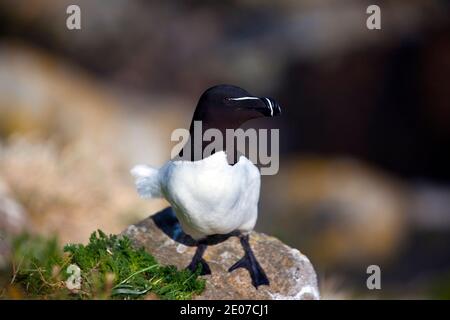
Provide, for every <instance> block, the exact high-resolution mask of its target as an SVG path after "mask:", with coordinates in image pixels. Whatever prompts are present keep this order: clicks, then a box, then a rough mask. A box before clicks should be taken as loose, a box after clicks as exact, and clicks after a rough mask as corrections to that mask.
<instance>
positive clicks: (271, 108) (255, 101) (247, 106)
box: [228, 97, 281, 117]
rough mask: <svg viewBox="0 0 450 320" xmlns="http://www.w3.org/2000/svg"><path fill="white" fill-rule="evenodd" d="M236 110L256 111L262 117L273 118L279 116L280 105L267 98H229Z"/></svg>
mask: <svg viewBox="0 0 450 320" xmlns="http://www.w3.org/2000/svg"><path fill="white" fill-rule="evenodd" d="M228 101H229V102H230V103H232V104H233V106H234V107H235V108H236V109H237V110H249V111H256V112H257V113H259V114H261V115H263V116H264V117H275V116H278V115H279V114H281V108H280V105H279V104H278V103H277V102H276V101H275V100H274V99H272V98H268V97H240V98H229V99H228Z"/></svg>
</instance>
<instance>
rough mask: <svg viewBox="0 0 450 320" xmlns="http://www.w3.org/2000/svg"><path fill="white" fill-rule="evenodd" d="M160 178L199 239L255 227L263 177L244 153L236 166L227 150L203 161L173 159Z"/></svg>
mask: <svg viewBox="0 0 450 320" xmlns="http://www.w3.org/2000/svg"><path fill="white" fill-rule="evenodd" d="M159 181H160V183H161V191H162V193H163V195H164V197H165V198H166V199H167V200H168V201H169V202H170V203H171V205H172V207H173V209H174V210H175V212H176V214H177V216H178V219H179V220H180V223H181V226H182V227H183V230H184V231H185V232H186V233H187V234H189V235H191V236H192V237H193V238H195V239H200V238H203V237H205V236H207V235H212V234H226V233H229V232H232V231H234V230H241V231H243V232H246V231H251V230H252V229H253V227H254V225H255V223H256V219H257V215H258V208H257V205H258V200H259V190H260V183H261V177H260V173H259V170H258V168H257V167H256V166H255V165H253V163H252V162H251V161H250V160H248V159H247V158H245V157H243V156H241V158H240V159H239V161H238V163H236V164H235V165H234V166H231V165H229V164H228V162H227V159H226V154H225V153H224V152H223V151H220V152H217V153H215V154H213V155H211V156H210V157H208V158H205V159H203V160H200V161H193V162H192V161H169V162H168V163H167V164H166V165H165V166H164V167H163V168H161V170H160V172H159Z"/></svg>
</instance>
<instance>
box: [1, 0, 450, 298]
mask: <svg viewBox="0 0 450 320" xmlns="http://www.w3.org/2000/svg"><path fill="white" fill-rule="evenodd" d="M70 4H77V5H79V6H80V8H81V26H82V29H81V30H68V29H67V28H66V19H67V17H68V15H67V14H66V8H67V6H68V5H70ZM370 4H377V5H379V6H380V8H381V26H382V29H381V30H368V29H367V28H366V19H367V17H368V14H366V8H367V7H368V5H370ZM449 17H450V15H449V4H448V2H447V1H438V0H434V1H433V0H427V1H424V0H422V1H418V0H403V1H402V0H396V1H393V0H392V1H376V3H375V2H372V1H361V0H353V1H350V0H349V1H332V0H320V1H318V0H314V1H313V0H297V1H295V0H281V1H276V2H275V1H266V0H258V1H256V0H228V1H220V2H214V3H213V2H211V1H202V0H189V1H177V2H175V1H173V2H172V1H144V0H142V1H137V0H135V1H125V0H109V1H101V0H84V1H82V0H79V1H76V0H71V1H66V0H61V1H51V0H40V1H37V0H36V1H25V0H2V1H1V2H0V267H1V266H2V265H3V266H5V265H6V264H7V261H6V260H7V252H8V242H7V241H6V239H7V238H8V237H9V236H10V235H14V234H19V233H21V232H24V231H28V232H33V233H38V234H43V235H51V234H57V235H58V236H59V239H60V241H61V242H62V243H66V242H86V241H87V240H88V236H89V234H90V233H91V232H92V231H93V230H95V229H99V228H100V229H102V230H104V231H105V232H108V233H118V232H120V231H122V230H123V229H124V228H125V227H126V226H127V225H129V224H131V223H135V222H137V221H139V220H141V219H143V218H145V217H147V216H148V215H149V214H152V213H154V212H156V211H157V210H159V209H161V208H163V207H165V206H166V205H167V204H166V203H165V202H164V201H162V200H152V201H143V200H140V199H139V198H138V196H137V193H136V192H135V190H134V185H133V180H132V178H131V177H130V175H129V169H130V168H131V166H132V165H134V164H136V163H148V164H151V165H154V166H158V165H162V164H163V163H164V162H165V161H167V160H168V159H169V157H170V149H171V147H172V146H173V144H172V143H171V142H170V133H171V132H172V130H173V129H175V128H188V127H189V123H190V120H191V116H192V113H193V110H194V108H195V105H196V103H197V99H198V97H199V96H200V94H201V93H202V92H203V90H204V89H206V88H207V87H209V86H212V85H215V84H219V83H230V84H235V85H239V86H241V87H243V88H245V89H247V90H248V91H249V92H251V93H253V94H255V95H266V96H272V97H274V98H276V100H277V101H279V103H280V104H281V106H282V108H283V114H282V116H281V117H279V118H277V119H275V120H273V121H272V120H271V121H270V122H267V123H264V122H261V121H260V122H259V123H258V124H257V125H261V126H270V127H273V128H280V140H281V141H280V143H281V156H280V158H281V159H280V171H279V173H278V174H277V175H275V176H264V177H263V182H262V194H261V201H260V218H259V220H258V225H257V230H258V231H262V232H265V233H268V234H271V235H275V236H277V237H279V238H280V239H281V240H282V241H284V242H286V243H287V244H289V245H291V246H293V247H296V248H298V249H300V250H301V251H302V252H303V253H305V254H306V255H307V256H308V257H310V259H311V261H312V263H313V265H314V266H315V268H316V271H317V273H318V276H319V282H320V288H321V293H322V297H323V298H325V299H327V298H338V299H352V298H362V299H365V298H369V299H373V298H388V299H389V298H401V299H408V298H448V299H450V250H449V249H448V244H449V243H450V152H449V151H450V86H449V78H448V77H449V74H450V19H449ZM269 195H270V197H269ZM371 264H376V265H379V266H380V267H381V271H382V290H372V291H371V290H368V289H367V287H366V279H367V276H368V275H367V274H366V268H367V267H368V266H369V265H371Z"/></svg>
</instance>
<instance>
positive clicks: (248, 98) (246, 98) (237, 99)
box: [230, 97, 259, 101]
mask: <svg viewBox="0 0 450 320" xmlns="http://www.w3.org/2000/svg"><path fill="white" fill-rule="evenodd" d="M258 99H259V98H258V97H239V98H230V100H234V101H241V100H258Z"/></svg>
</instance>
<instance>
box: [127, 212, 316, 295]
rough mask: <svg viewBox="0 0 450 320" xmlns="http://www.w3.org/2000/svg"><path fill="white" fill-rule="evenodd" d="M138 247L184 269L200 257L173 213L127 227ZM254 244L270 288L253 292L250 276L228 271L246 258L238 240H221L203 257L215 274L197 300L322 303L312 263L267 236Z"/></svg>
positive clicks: (255, 238)
mask: <svg viewBox="0 0 450 320" xmlns="http://www.w3.org/2000/svg"><path fill="white" fill-rule="evenodd" d="M122 234H123V235H126V236H128V237H129V238H130V239H131V240H132V241H133V242H134V244H135V245H136V246H139V247H142V246H143V247H144V248H145V249H146V250H148V252H150V253H151V254H152V255H154V256H155V257H156V258H157V259H158V261H159V262H160V263H162V264H167V265H175V266H176V267H178V268H185V267H186V266H187V265H188V264H189V263H190V261H191V259H192V257H193V256H194V253H195V251H196V246H195V242H194V240H193V239H192V238H191V237H190V236H188V235H186V234H185V233H184V232H183V231H182V230H181V227H180V225H179V223H178V220H177V218H176V216H175V214H174V213H173V211H172V209H171V208H170V207H168V208H166V209H164V210H162V211H160V212H158V213H157V214H155V215H153V216H150V217H148V218H147V219H145V220H143V221H141V222H139V223H137V224H135V225H131V226H129V227H128V228H127V229H126V230H125V231H124V232H123V233H122ZM250 243H251V246H252V248H253V250H254V253H255V255H256V257H257V259H258V261H259V262H260V264H261V266H262V267H263V269H264V270H265V271H266V274H267V276H268V278H269V280H270V286H260V287H259V288H258V289H255V288H254V287H253V286H252V284H251V280H250V276H249V274H248V271H247V270H245V269H237V270H235V271H233V272H232V273H229V272H228V271H227V270H228V268H229V267H230V266H232V265H233V264H234V263H235V262H236V261H237V260H239V259H240V258H241V257H242V256H243V249H242V247H241V245H240V242H239V239H238V238H237V237H236V236H220V237H217V241H214V242H213V243H212V244H211V245H210V246H208V249H207V250H206V252H205V254H204V258H205V260H206V261H207V263H208V264H209V266H210V268H211V272H212V274H211V275H207V276H204V277H205V278H206V280H207V282H206V289H205V291H204V292H203V293H202V294H201V295H200V296H197V297H196V299H303V300H310V299H319V298H320V295H319V290H318V287H317V276H316V273H315V271H314V268H313V266H312V264H311V262H310V261H309V259H308V258H307V257H306V256H305V255H303V254H302V253H300V251H298V250H297V249H293V248H290V247H289V246H287V245H285V244H283V243H282V242H281V241H280V240H278V239H276V238H274V237H270V236H267V235H265V234H263V233H258V232H252V233H251V234H250Z"/></svg>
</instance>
